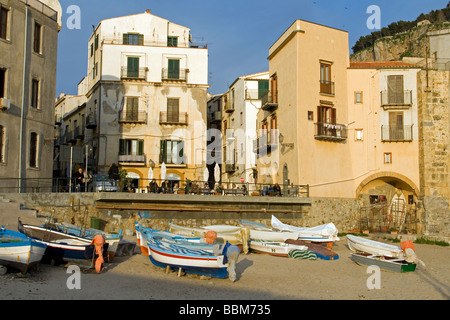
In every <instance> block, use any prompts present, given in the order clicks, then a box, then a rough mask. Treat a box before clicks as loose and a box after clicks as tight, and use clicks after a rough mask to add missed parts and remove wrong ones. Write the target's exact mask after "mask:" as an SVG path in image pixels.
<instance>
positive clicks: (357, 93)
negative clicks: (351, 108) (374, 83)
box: [355, 91, 363, 103]
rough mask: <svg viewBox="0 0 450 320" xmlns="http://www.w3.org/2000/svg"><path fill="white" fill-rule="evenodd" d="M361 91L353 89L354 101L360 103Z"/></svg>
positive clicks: (361, 98)
mask: <svg viewBox="0 0 450 320" xmlns="http://www.w3.org/2000/svg"><path fill="white" fill-rule="evenodd" d="M362 100H363V93H362V91H355V103H362V102H363V101H362Z"/></svg>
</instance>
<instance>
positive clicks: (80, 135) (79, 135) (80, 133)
mask: <svg viewBox="0 0 450 320" xmlns="http://www.w3.org/2000/svg"><path fill="white" fill-rule="evenodd" d="M73 133H74V137H75V138H76V139H84V128H83V127H80V126H76V127H75V128H74V131H73Z"/></svg>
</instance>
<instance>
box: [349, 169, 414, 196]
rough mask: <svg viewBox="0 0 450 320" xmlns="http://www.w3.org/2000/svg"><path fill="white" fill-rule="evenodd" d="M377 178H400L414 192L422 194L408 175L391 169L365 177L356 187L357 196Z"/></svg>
mask: <svg viewBox="0 0 450 320" xmlns="http://www.w3.org/2000/svg"><path fill="white" fill-rule="evenodd" d="M377 179H382V180H383V179H392V180H398V181H400V182H403V183H405V184H406V185H408V186H409V187H410V188H411V190H412V191H413V192H414V194H415V195H416V196H419V194H420V190H419V188H418V187H417V186H416V184H415V183H414V182H413V181H412V180H411V179H409V178H408V177H406V176H404V175H402V174H400V173H396V172H391V171H381V172H378V173H375V174H372V175H371V176H369V177H367V178H366V179H364V180H363V181H362V182H361V183H360V184H359V186H358V188H356V192H355V195H356V197H358V196H359V194H360V193H361V191H362V190H363V189H364V187H365V186H367V185H368V184H369V183H370V182H372V181H374V180H377Z"/></svg>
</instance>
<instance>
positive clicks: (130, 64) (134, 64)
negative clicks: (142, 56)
mask: <svg viewBox="0 0 450 320" xmlns="http://www.w3.org/2000/svg"><path fill="white" fill-rule="evenodd" d="M127 77H128V78H138V77H139V57H128V58H127Z"/></svg>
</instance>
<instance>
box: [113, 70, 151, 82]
mask: <svg viewBox="0 0 450 320" xmlns="http://www.w3.org/2000/svg"><path fill="white" fill-rule="evenodd" d="M147 71H148V69H147V68H139V69H137V70H135V69H128V67H122V69H121V73H120V77H121V78H122V79H140V80H145V78H146V75H147Z"/></svg>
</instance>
